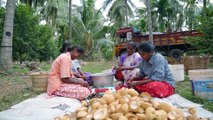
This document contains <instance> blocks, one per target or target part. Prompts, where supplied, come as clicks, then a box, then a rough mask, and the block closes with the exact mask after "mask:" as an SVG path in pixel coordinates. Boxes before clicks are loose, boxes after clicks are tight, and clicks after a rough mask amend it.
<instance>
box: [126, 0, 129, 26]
mask: <svg viewBox="0 0 213 120" xmlns="http://www.w3.org/2000/svg"><path fill="white" fill-rule="evenodd" d="M125 7H126V8H125V12H126V13H125V14H126V20H125V24H126V27H127V26H128V23H129V21H128V10H127V0H125Z"/></svg>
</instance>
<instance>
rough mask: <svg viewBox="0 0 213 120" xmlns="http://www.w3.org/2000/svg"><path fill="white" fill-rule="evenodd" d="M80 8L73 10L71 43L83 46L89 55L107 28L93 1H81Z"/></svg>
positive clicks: (103, 36)
mask: <svg viewBox="0 0 213 120" xmlns="http://www.w3.org/2000/svg"><path fill="white" fill-rule="evenodd" d="M81 4H82V6H76V7H75V9H73V16H72V18H73V19H72V20H73V42H75V43H77V44H80V45H82V46H84V48H85V49H86V50H85V51H86V54H90V53H91V52H92V50H93V49H94V44H97V41H99V40H101V39H102V38H105V33H106V31H107V27H104V26H103V24H104V19H103V16H102V14H101V11H100V10H96V9H95V7H94V4H95V3H94V0H82V1H81Z"/></svg>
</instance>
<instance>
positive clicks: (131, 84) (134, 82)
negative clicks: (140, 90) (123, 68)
mask: <svg viewBox="0 0 213 120" xmlns="http://www.w3.org/2000/svg"><path fill="white" fill-rule="evenodd" d="M127 85H128V86H130V87H135V86H137V85H138V81H131V82H127Z"/></svg>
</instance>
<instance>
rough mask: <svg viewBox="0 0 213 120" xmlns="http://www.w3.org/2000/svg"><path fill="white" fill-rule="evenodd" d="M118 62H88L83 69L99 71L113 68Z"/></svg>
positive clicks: (93, 71) (91, 71) (92, 71)
mask: <svg viewBox="0 0 213 120" xmlns="http://www.w3.org/2000/svg"><path fill="white" fill-rule="evenodd" d="M115 64H116V62H88V63H87V64H86V65H85V66H82V70H83V71H85V72H90V73H99V72H102V71H103V70H107V69H111V68H112V66H113V65H115Z"/></svg>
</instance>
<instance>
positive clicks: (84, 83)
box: [79, 80, 89, 87]
mask: <svg viewBox="0 0 213 120" xmlns="http://www.w3.org/2000/svg"><path fill="white" fill-rule="evenodd" d="M79 82H80V83H79V84H80V85H82V86H84V87H89V84H88V83H87V82H86V81H84V80H81V81H79Z"/></svg>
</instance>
